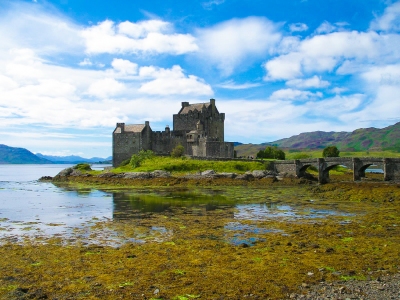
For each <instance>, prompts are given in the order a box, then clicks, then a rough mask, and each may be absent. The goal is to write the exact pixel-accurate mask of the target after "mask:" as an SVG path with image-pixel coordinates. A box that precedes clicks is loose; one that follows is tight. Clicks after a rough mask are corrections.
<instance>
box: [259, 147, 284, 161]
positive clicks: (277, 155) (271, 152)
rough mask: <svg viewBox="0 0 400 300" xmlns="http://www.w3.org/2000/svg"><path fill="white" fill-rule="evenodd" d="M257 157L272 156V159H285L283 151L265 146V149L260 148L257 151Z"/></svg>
mask: <svg viewBox="0 0 400 300" xmlns="http://www.w3.org/2000/svg"><path fill="white" fill-rule="evenodd" d="M257 158H270V159H271V158H272V159H281V160H285V152H283V151H282V150H281V149H278V148H277V147H270V146H269V147H267V148H265V150H260V151H259V152H258V153H257Z"/></svg>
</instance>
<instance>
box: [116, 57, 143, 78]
mask: <svg viewBox="0 0 400 300" xmlns="http://www.w3.org/2000/svg"><path fill="white" fill-rule="evenodd" d="M111 65H112V67H113V68H114V70H116V71H117V72H120V73H122V74H127V75H135V74H136V73H137V71H138V65H137V64H135V63H133V62H131V61H129V60H126V59H120V58H114V59H113V61H112V63H111Z"/></svg>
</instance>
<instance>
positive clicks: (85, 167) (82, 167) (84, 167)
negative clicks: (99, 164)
mask: <svg viewBox="0 0 400 300" xmlns="http://www.w3.org/2000/svg"><path fill="white" fill-rule="evenodd" d="M73 169H75V170H80V171H92V168H91V167H90V165H89V164H87V163H80V164H77V165H75V166H74V167H73Z"/></svg>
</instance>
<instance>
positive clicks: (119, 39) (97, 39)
mask: <svg viewBox="0 0 400 300" xmlns="http://www.w3.org/2000/svg"><path fill="white" fill-rule="evenodd" d="M171 26H172V25H171V24H169V23H167V22H162V21H157V20H150V21H142V22H137V23H132V22H129V21H126V22H122V23H119V24H115V23H114V22H113V21H110V20H106V21H103V22H101V23H99V24H97V25H94V26H91V27H88V28H86V29H84V30H82V33H81V34H82V36H83V37H84V39H85V43H86V52H87V53H92V54H99V53H155V54H160V53H168V54H174V55H179V54H184V53H188V52H194V51H197V50H198V46H197V45H196V41H195V38H194V37H193V36H191V35H190V34H177V33H165V32H169V31H170V30H171V29H170V27H171Z"/></svg>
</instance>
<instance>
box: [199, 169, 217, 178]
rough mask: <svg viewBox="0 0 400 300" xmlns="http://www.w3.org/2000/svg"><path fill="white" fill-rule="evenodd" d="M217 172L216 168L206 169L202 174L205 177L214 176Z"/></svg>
mask: <svg viewBox="0 0 400 300" xmlns="http://www.w3.org/2000/svg"><path fill="white" fill-rule="evenodd" d="M215 174H216V173H215V171H214V170H206V171H204V172H201V173H200V175H201V176H205V177H208V176H213V175H215Z"/></svg>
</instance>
